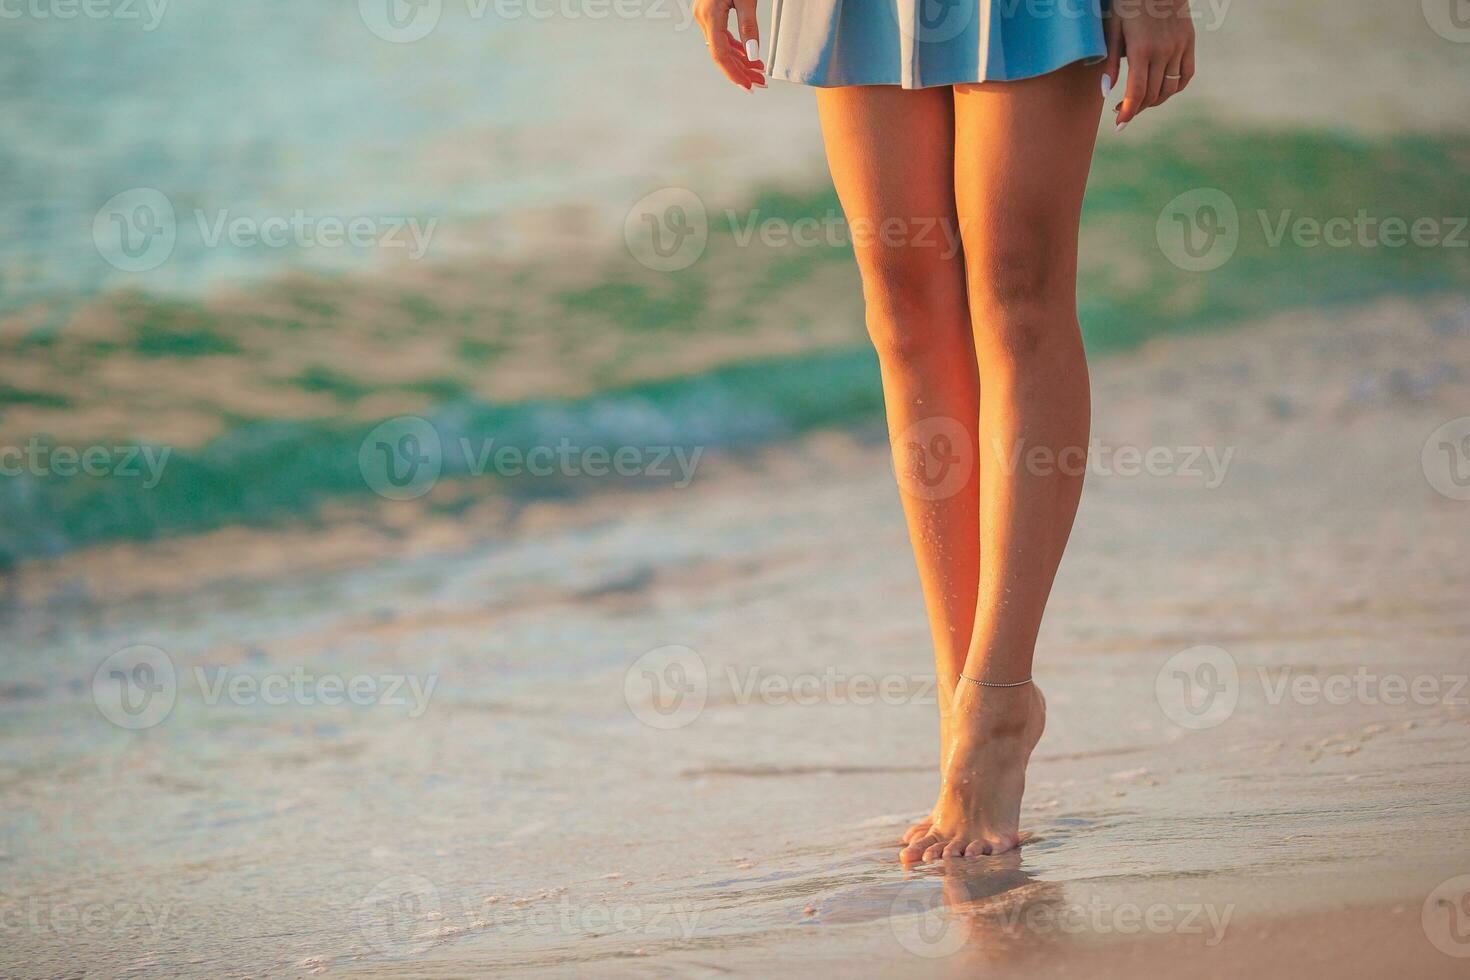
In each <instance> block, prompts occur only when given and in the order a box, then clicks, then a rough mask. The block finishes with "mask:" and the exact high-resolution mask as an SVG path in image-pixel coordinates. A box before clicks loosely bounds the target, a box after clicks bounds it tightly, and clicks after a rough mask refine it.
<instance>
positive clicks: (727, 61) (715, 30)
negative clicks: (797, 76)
mask: <svg viewBox="0 0 1470 980" xmlns="http://www.w3.org/2000/svg"><path fill="white" fill-rule="evenodd" d="M732 8H733V9H734V11H735V16H736V19H737V20H738V21H739V22H740V38H739V40H736V38H735V36H734V35H733V34H731V33H730V11H731V9H732ZM694 21H695V23H697V24H698V25H699V27H700V29H701V30H703V31H704V43H705V46H706V47H708V48H709V54H710V57H711V58H713V59H715V64H717V65H719V66H720V70H721V71H723V72H724V73H725V75H726V76H727V77H728V78H729V79H730V81H732V82H734V83H735V84H736V85H739V86H740V87H741V88H743V89H745V91H747V92H749V91H750V90H751V88H752V87H753V86H757V85H758V86H760V87H761V88H765V87H766V63H765V62H763V61H761V40H760V39H761V33H760V25H758V24H757V23H756V20H755V0H694Z"/></svg>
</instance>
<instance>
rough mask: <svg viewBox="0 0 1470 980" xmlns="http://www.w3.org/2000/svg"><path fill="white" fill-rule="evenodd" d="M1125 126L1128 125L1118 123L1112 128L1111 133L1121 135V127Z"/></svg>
mask: <svg viewBox="0 0 1470 980" xmlns="http://www.w3.org/2000/svg"><path fill="white" fill-rule="evenodd" d="M1126 125H1128V124H1127V123H1126V122H1120V123H1118V124H1117V125H1116V126H1114V127H1113V132H1115V133H1121V132H1122V131H1123V127H1124V126H1126Z"/></svg>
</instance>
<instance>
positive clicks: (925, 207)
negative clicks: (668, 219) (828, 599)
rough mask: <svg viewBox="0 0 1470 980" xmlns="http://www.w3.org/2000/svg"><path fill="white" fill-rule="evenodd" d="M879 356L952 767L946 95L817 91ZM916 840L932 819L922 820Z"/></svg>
mask: <svg viewBox="0 0 1470 980" xmlns="http://www.w3.org/2000/svg"><path fill="white" fill-rule="evenodd" d="M817 106H818V109H819V111H820V114H821V118H822V138H823V141H824V142H825V143H826V147H827V160H828V164H829V166H830V167H831V170H832V182H833V184H835V185H836V187H837V195H838V197H839V198H840V199H841V201H842V209H843V211H844V212H846V215H847V220H848V225H849V227H850V228H851V231H852V237H853V247H854V251H855V252H856V254H857V262H858V268H859V270H860V271H861V273H862V279H863V297H864V299H865V301H866V304H867V321H868V332H869V334H870V336H871V337H872V340H873V345H874V346H875V347H876V348H877V351H878V362H879V365H880V367H881V370H882V376H883V400H884V404H885V406H886V408H887V412H888V432H889V437H890V440H891V442H892V447H893V459H894V466H895V468H896V470H897V472H898V476H899V489H900V495H901V497H902V500H903V508H904V516H905V518H906V519H907V522H908V528H909V539H910V541H911V542H912V544H913V549H914V557H915V560H916V562H917V564H918V568H919V579H920V582H921V584H922V586H923V590H924V602H925V606H926V607H927V610H928V614H929V625H930V628H931V630H932V632H933V637H934V651H935V664H936V668H937V673H938V679H939V692H940V693H939V702H940V745H941V758H940V761H941V763H942V762H943V746H944V745H945V744H947V742H948V728H949V719H948V715H949V708H950V702H951V697H950V692H952V691H953V690H954V686H955V681H956V678H957V677H958V675H959V672H960V668H961V666H962V665H963V664H964V660H965V656H966V654H967V652H968V650H969V647H970V639H971V635H972V633H973V630H974V617H975V596H976V588H977V585H976V583H977V581H978V576H979V540H980V539H979V530H978V527H977V520H978V506H979V493H980V488H979V478H978V472H977V468H976V465H975V461H976V459H977V456H976V451H977V447H976V427H977V425H978V420H979V414H980V409H979V393H978V387H977V386H978V377H977V370H976V364H975V349H974V341H973V338H972V333H971V326H970V313H969V304H968V301H967V299H966V294H965V268H964V256H963V254H962V252H961V250H960V248H959V240H958V234H959V219H958V217H957V215H956V211H955V199H954V131H955V124H954V104H953V93H952V92H951V90H950V89H948V88H940V89H926V90H921V91H905V90H903V89H899V88H896V87H893V86H858V87H851V88H835V89H819V90H818V91H817ZM915 828H916V830H915V831H914V832H915V833H922V832H924V831H927V830H928V823H927V822H925V823H923V824H921V825H915Z"/></svg>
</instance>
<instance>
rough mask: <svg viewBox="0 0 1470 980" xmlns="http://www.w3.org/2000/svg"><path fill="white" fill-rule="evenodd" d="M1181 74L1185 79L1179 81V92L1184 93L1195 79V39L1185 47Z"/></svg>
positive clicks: (1180, 62) (1180, 68)
mask: <svg viewBox="0 0 1470 980" xmlns="http://www.w3.org/2000/svg"><path fill="white" fill-rule="evenodd" d="M1179 74H1181V75H1183V76H1184V77H1183V78H1181V79H1179V91H1181V92H1183V91H1184V90H1185V89H1186V88H1188V87H1189V80H1190V79H1191V78H1193V77H1194V38H1190V39H1189V43H1188V44H1186V45H1185V46H1184V57H1183V58H1181V59H1180V60H1179Z"/></svg>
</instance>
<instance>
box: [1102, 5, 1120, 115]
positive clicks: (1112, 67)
mask: <svg viewBox="0 0 1470 980" xmlns="http://www.w3.org/2000/svg"><path fill="white" fill-rule="evenodd" d="M1103 37H1104V38H1105V39H1106V40H1107V44H1108V57H1107V60H1106V61H1104V62H1103V82H1102V89H1103V98H1105V99H1106V98H1107V97H1108V95H1109V94H1110V93H1111V92H1112V90H1113V86H1114V85H1117V84H1118V79H1119V78H1121V77H1122V75H1121V74H1120V72H1121V71H1122V70H1123V22H1122V21H1121V20H1119V19H1118V18H1117V17H1114V16H1112V15H1109V16H1108V18H1107V20H1105V21H1104V22H1103Z"/></svg>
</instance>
